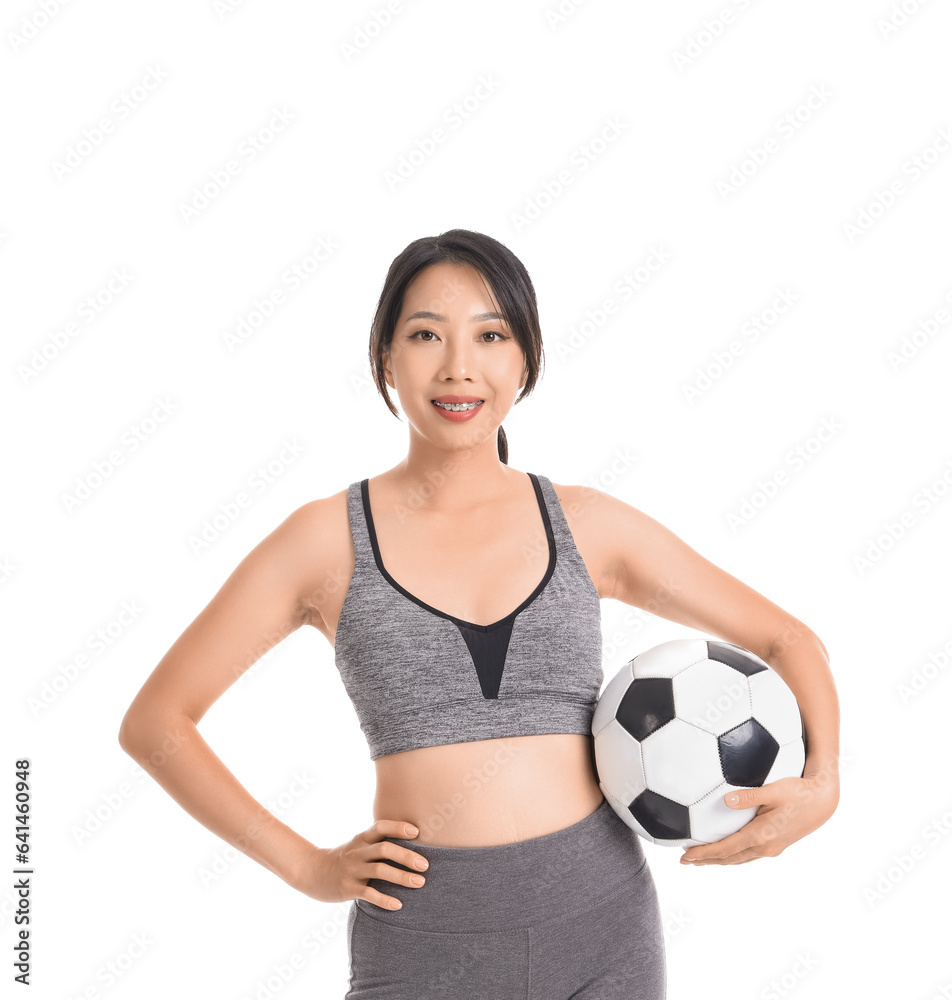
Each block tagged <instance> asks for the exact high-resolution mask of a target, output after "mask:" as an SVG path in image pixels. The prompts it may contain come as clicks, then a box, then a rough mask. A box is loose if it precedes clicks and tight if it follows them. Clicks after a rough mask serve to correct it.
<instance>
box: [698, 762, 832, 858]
mask: <svg viewBox="0 0 952 1000" xmlns="http://www.w3.org/2000/svg"><path fill="white" fill-rule="evenodd" d="M839 797H840V785H839V776H838V774H837V773H836V772H831V771H816V772H812V773H810V774H804V776H803V777H802V778H778V779H777V780H776V781H771V782H769V783H768V784H766V785H761V786H760V787H759V788H740V789H738V790H737V791H735V792H728V793H727V794H726V795H725V796H724V801H725V802H726V803H727V805H728V806H730V807H731V808H733V809H752V808H753V807H754V806H760V808H759V809H758V810H757V814H756V815H755V816H754V818H753V819H752V820H751V821H750V822H749V823H748V824H747V825H746V826H743V827H741V829H740V830H738V831H737V833H732V834H731V835H730V836H729V837H725V838H724V839H723V840H718V841H715V842H714V843H713V844H702V845H695V846H692V847H690V848H688V849H687V850H686V851H685V852H684V853H683V854H682V855H681V863H682V864H685V865H687V864H695V865H742V864H744V863H746V862H747V861H753V860H755V859H756V858H775V857H777V855H779V854H782V853H783V851H784V850H785V849H786V848H787V847H789V846H790V845H791V844H793V843H794V842H796V841H798V840H799V839H800V838H801V837H805V836H806V835H807V834H808V833H812V832H813V831H814V830H815V829H817V827H819V826H822V825H823V824H824V823H825V822H826V821H827V820H828V819H829V818H830V817H831V816H832V815H833V812H834V810H835V809H836V806H837V803H838V802H839Z"/></svg>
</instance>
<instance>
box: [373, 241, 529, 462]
mask: <svg viewBox="0 0 952 1000" xmlns="http://www.w3.org/2000/svg"><path fill="white" fill-rule="evenodd" d="M444 261H447V262H449V263H453V264H469V265H470V266H471V267H474V268H475V269H476V270H477V271H478V272H479V273H480V274H481V275H482V276H483V278H484V279H485V280H486V282H487V284H488V285H489V288H490V291H491V292H492V295H493V297H494V298H495V300H496V303H497V305H498V308H499V311H500V312H501V313H502V314H503V316H504V317H505V319H506V322H507V323H508V324H509V327H510V329H511V330H512V332H513V335H514V336H515V338H516V341H517V342H518V343H519V345H520V347H522V350H523V353H524V354H525V358H526V372H527V378H526V384H525V385H524V386H523V387H522V391H521V392H520V393H519V395H518V396H517V397H516V402H517V403H518V402H519V401H520V400H522V399H525V397H526V396H528V395H529V393H530V392H532V388H533V386H534V385H535V384H536V381H537V380H538V378H539V374H540V369H541V364H542V361H543V351H542V331H541V329H540V327H539V311H538V307H537V306H536V295H535V289H534V288H533V286H532V280H531V279H530V277H529V272H528V271H526V269H525V267H524V266H523V264H522V262H521V261H520V260H519V258H518V257H516V255H515V254H514V253H513V252H512V251H511V250H510V249H509V248H508V247H505V246H503V244H502V243H500V242H499V241H498V240H494V239H493V238H492V237H491V236H485V235H483V234H482V233H474V232H470V230H468V229H450V230H448V231H447V232H445V233H440V235H439V236H423V237H421V238H420V239H418V240H414V241H413V242H412V243H411V244H409V246H407V247H406V249H404V250H403V251H402V252H401V253H400V254H399V255H398V256H397V257H395V258H394V260H393V263H392V264H391V265H390V270H389V271H388V272H387V277H386V280H385V281H384V285H383V290H382V291H381V293H380V301H379V302H378V303H377V311H376V312H375V313H374V318H373V322H372V323H371V326H370V368H371V371H372V372H373V377H374V382H375V383H376V385H377V390H378V391H379V392H380V395H381V396H383V398H384V402H386V404H387V407H388V408H389V409H390V412H391V413H393V415H394V416H395V417H396V416H399V414H398V412H397V409H396V407H395V406H394V405H393V401H392V400H391V399H390V394H389V393H388V392H387V382H386V379H385V378H384V372H383V356H384V354H386V353H387V352H388V351H389V350H390V345H391V344H392V343H393V331H394V328H395V327H396V325H397V320H398V319H399V318H400V312H401V310H402V309H403V297H404V293H405V292H406V289H407V286H408V285H409V284H410V282H411V281H413V279H414V278H415V277H416V276H417V275H418V274H419V273H420V272H421V271H423V270H424V269H425V268H427V267H429V266H430V265H431V264H439V263H442V262H444ZM496 447H497V449H498V451H499V459H500V461H501V462H503V463H504V464H506V465H508V464H509V446H508V444H507V442H506V432H505V431H504V430H503V429H502V425H500V427H499V433H498V434H497V436H496Z"/></svg>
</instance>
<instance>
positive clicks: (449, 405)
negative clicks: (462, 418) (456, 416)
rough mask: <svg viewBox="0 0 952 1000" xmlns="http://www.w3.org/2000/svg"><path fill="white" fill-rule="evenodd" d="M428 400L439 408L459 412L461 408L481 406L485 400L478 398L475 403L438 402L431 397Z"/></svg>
mask: <svg viewBox="0 0 952 1000" xmlns="http://www.w3.org/2000/svg"><path fill="white" fill-rule="evenodd" d="M430 402H431V403H432V404H433V405H434V406H438V407H440V409H441V410H451V411H453V412H454V413H459V412H461V411H463V410H475V409H476V407H477V406H482V405H483V403H485V402H486V401H485V400H484V399H480V400H477V402H475V403H440V402H438V401H437V400H435V399H431V400H430Z"/></svg>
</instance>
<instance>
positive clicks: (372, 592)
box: [334, 472, 603, 760]
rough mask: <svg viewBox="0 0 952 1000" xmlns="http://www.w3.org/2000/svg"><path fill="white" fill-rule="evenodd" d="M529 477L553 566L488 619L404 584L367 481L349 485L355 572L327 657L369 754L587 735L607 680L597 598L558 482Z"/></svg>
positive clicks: (517, 556) (517, 554) (376, 755)
mask: <svg viewBox="0 0 952 1000" xmlns="http://www.w3.org/2000/svg"><path fill="white" fill-rule="evenodd" d="M527 475H528V476H529V478H530V479H531V480H532V485H533V487H534V489H535V495H536V499H537V501H538V504H539V512H540V514H541V517H542V522H543V525H544V527H545V535H546V539H547V541H548V546H549V563H548V566H547V568H546V571H545V575H544V576H543V577H542V579H541V580H540V581H539V583H538V584H537V585H536V588H535V589H534V590H533V591H532V593H531V594H529V596H528V597H527V598H526V599H525V600H524V601H523V602H522V603H521V604H520V605H519V606H518V607H517V608H516V609H515V610H513V611H511V612H510V613H509V614H508V615H506V617H505V618H500V619H499V621H496V622H493V623H492V624H491V625H477V624H474V623H473V622H468V621H464V620H463V619H462V618H456V617H454V616H453V615H449V614H446V613H445V612H443V611H439V610H437V609H436V608H434V607H432V606H431V605H429V604H426V603H425V602H424V601H421V600H420V599H419V598H417V597H414V595H413V594H411V593H410V592H409V591H408V590H406V589H404V588H403V587H402V586H401V585H400V584H399V583H398V582H397V581H396V580H395V579H394V578H393V577H392V576H391V575H390V573H389V572H388V571H387V568H386V567H385V566H384V565H383V561H382V560H381V558H380V549H379V546H378V545H377V533H376V530H375V528H374V521H373V514H372V511H371V509H370V502H369V499H368V490H367V482H368V480H366V479H364V480H362V481H361V482H356V483H351V484H350V486H349V487H348V488H347V508H348V514H349V517H350V528H351V534H352V536H353V541H354V572H353V576H352V577H351V581H350V586H349V587H348V590H347V593H346V595H345V597H344V604H343V607H342V609H341V613H340V619H339V621H338V625H337V635H336V638H335V645H334V660H335V663H336V666H337V669H338V670H339V671H340V675H341V679H342V680H343V683H344V687H345V689H346V691H347V694H348V696H349V697H350V700H351V701H352V703H353V705H354V709H355V711H356V713H357V718H358V720H359V722H360V727H361V729H362V730H363V733H364V736H365V737H366V740H367V744H368V746H369V748H370V758H371V760H376V759H377V758H378V757H382V756H384V755H385V754H392V753H401V752H402V751H404V750H415V749H418V748H420V747H429V746H441V745H443V744H447V743H466V742H469V741H471V740H486V739H494V738H499V737H506V736H527V735H538V734H542V733H583V734H587V735H590V734H591V723H592V715H593V713H594V710H595V704H596V702H597V701H598V696H599V692H600V690H601V686H602V681H603V674H602V631H601V599H600V598H599V595H598V591H597V590H596V589H595V585H594V584H593V583H592V578H591V577H590V576H589V573H588V570H587V569H586V567H585V563H584V561H583V560H582V557H581V555H580V553H579V551H578V549H577V548H576V546H575V539H574V538H573V536H572V532H571V530H570V529H569V526H568V522H567V521H566V519H565V514H564V513H563V511H562V505H561V504H560V502H559V498H558V494H557V493H556V492H555V488H554V487H553V486H552V483H551V482H550V481H549V480H548V479H547V478H546V477H545V476H542V475H535V474H533V473H531V472H529V473H527ZM519 558H520V556H519V553H518V552H515V551H514V552H513V560H514V561H515V560H517V559H519ZM500 569H501V571H502V572H505V569H506V568H505V567H500Z"/></svg>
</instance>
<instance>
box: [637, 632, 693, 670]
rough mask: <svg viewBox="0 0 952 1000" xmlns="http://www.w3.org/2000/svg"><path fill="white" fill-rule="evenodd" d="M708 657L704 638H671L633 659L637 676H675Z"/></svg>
mask: <svg viewBox="0 0 952 1000" xmlns="http://www.w3.org/2000/svg"><path fill="white" fill-rule="evenodd" d="M706 658H707V643H706V642H705V641H704V640H703V639H669V640H668V641H667V642H660V643H658V645H657V646H652V647H651V648H650V649H646V650H645V651H644V652H643V653H639V654H638V655H637V656H636V657H635V658H634V659H633V660H632V661H631V665H632V673H633V674H634V676H635V677H673V676H674V675H675V674H676V673H678V672H679V671H681V670H683V669H684V668H685V667H689V666H690V665H691V664H692V663H697V661H698V660H704V659H706Z"/></svg>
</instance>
